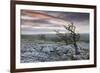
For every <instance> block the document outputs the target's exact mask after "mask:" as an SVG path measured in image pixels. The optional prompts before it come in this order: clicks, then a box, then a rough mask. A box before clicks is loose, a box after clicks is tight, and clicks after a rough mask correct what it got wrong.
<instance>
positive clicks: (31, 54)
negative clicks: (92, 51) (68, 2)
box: [21, 39, 89, 63]
mask: <svg viewBox="0 0 100 73" xmlns="http://www.w3.org/2000/svg"><path fill="white" fill-rule="evenodd" d="M38 42H39V41H37V42H32V41H31V42H29V41H28V40H25V39H22V40H21V63H32V62H49V61H65V60H66V61H67V60H86V59H89V44H88V43H84V42H80V43H77V45H78V51H79V54H78V55H75V48H74V46H73V45H72V44H70V45H65V44H58V43H55V44H54V43H46V42H44V41H42V42H39V43H38Z"/></svg>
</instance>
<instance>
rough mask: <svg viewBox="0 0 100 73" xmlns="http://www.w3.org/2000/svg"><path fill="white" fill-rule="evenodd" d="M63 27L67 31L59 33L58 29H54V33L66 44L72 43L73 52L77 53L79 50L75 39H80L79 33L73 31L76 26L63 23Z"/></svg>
mask: <svg viewBox="0 0 100 73" xmlns="http://www.w3.org/2000/svg"><path fill="white" fill-rule="evenodd" d="M63 27H64V28H65V29H66V30H68V31H69V33H68V32H66V33H60V31H59V30H55V32H56V34H57V35H58V36H59V37H60V39H61V40H63V41H64V42H65V43H66V45H68V44H73V45H74V47H75V54H76V55H78V54H79V51H78V46H77V43H76V42H77V41H79V39H80V34H78V33H76V32H75V29H76V27H75V26H74V25H73V23H72V24H70V25H68V26H65V25H63Z"/></svg>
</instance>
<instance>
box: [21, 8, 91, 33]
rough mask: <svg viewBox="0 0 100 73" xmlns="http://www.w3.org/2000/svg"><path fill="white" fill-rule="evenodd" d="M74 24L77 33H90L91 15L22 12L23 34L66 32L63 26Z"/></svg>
mask: <svg viewBox="0 0 100 73" xmlns="http://www.w3.org/2000/svg"><path fill="white" fill-rule="evenodd" d="M70 23H73V24H74V25H75V26H76V32H78V33H89V13H75V12H58V11H57V12H56V11H55V12H54V11H34V10H30V11H29V10H21V31H22V34H34V33H38V34H40V33H55V31H54V30H60V31H61V32H65V31H66V30H65V28H64V27H63V26H62V25H63V24H65V25H66V26H67V24H70Z"/></svg>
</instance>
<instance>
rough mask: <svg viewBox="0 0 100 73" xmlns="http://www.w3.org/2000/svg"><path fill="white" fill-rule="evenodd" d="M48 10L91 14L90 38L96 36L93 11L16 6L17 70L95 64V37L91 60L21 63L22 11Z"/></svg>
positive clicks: (91, 39) (91, 45)
mask: <svg viewBox="0 0 100 73" xmlns="http://www.w3.org/2000/svg"><path fill="white" fill-rule="evenodd" d="M21 9H28V10H48V11H63V12H81V13H90V17H89V18H90V21H89V23H90V24H91V25H90V36H91V35H93V34H94V29H93V28H94V17H93V16H94V11H93V9H85V8H70V7H52V6H36V5H20V4H18V5H16V22H15V23H16V68H17V69H23V68H40V67H55V66H56V67H57V66H74V65H87V64H94V42H93V40H94V36H91V37H90V48H91V49H90V59H89V60H81V61H79V60H78V61H59V62H43V63H41V62H39V63H20V34H21V33H20V25H21V24H20V10H21Z"/></svg>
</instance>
